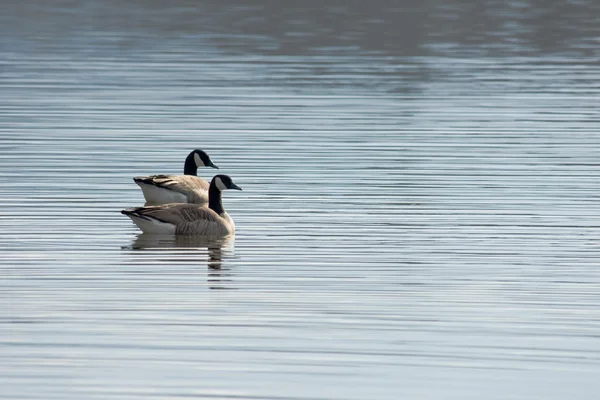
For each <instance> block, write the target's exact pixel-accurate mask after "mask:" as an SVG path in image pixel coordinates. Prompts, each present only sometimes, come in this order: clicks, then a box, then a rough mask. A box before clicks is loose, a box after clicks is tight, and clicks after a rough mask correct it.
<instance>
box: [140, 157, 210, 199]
mask: <svg viewBox="0 0 600 400" xmlns="http://www.w3.org/2000/svg"><path fill="white" fill-rule="evenodd" d="M199 167H212V168H216V169H219V167H217V166H216V165H215V164H213V162H212V161H211V159H210V157H209V156H208V154H206V153H205V152H204V151H202V150H199V149H196V150H193V151H192V152H191V153H190V154H188V156H187V157H186V159H185V164H184V165H183V173H184V175H151V176H136V177H135V178H133V181H134V182H135V183H137V184H138V185H139V187H140V188H141V189H142V192H143V193H144V198H145V199H146V204H154V205H157V204H167V203H195V204H206V202H207V201H208V187H209V184H208V182H206V181H205V180H204V179H202V178H199V177H198V176H197V173H198V168H199Z"/></svg>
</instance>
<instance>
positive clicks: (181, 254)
mask: <svg viewBox="0 0 600 400" xmlns="http://www.w3.org/2000/svg"><path fill="white" fill-rule="evenodd" d="M234 243H235V240H234V237H233V236H228V237H219V238H213V237H204V236H173V235H153V234H146V233H142V234H140V235H138V236H137V237H136V238H135V239H134V240H133V242H132V244H131V246H127V247H126V248H128V249H130V250H140V251H149V252H152V253H153V254H154V255H155V256H156V260H160V261H163V262H167V263H172V262H184V263H197V262H199V261H200V262H202V261H205V262H206V265H207V267H208V268H209V272H208V282H209V283H210V286H209V287H210V288H211V289H226V287H224V286H223V284H224V283H226V282H231V279H230V277H231V273H230V268H227V267H224V266H223V261H224V260H225V261H226V260H227V259H230V258H233V257H234Z"/></svg>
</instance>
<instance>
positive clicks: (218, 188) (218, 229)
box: [121, 175, 242, 236]
mask: <svg viewBox="0 0 600 400" xmlns="http://www.w3.org/2000/svg"><path fill="white" fill-rule="evenodd" d="M227 189H237V190H242V188H240V187H239V186H237V185H236V184H235V183H233V181H232V180H231V178H230V177H229V176H227V175H215V177H214V178H213V179H212V181H210V187H209V189H208V207H203V206H200V205H198V204H183V203H178V204H162V205H158V206H150V207H137V208H129V209H127V210H123V211H121V213H122V214H125V215H127V216H128V217H129V218H131V220H132V221H133V222H134V223H135V224H136V225H137V226H138V228H140V229H141V230H142V231H143V232H144V233H162V234H175V235H203V236H226V235H231V234H233V233H234V232H235V224H234V223H233V220H232V219H231V217H230V216H229V215H228V214H227V213H226V212H225V209H224V208H223V203H222V201H221V192H222V191H223V190H227Z"/></svg>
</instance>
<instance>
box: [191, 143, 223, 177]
mask: <svg viewBox="0 0 600 400" xmlns="http://www.w3.org/2000/svg"><path fill="white" fill-rule="evenodd" d="M201 167H212V168H216V169H219V167H217V166H216V165H215V164H214V163H213V162H212V160H211V159H210V157H209V156H208V154H206V153H205V152H204V151H203V150H200V149H196V150H194V151H192V152H191V153H190V154H188V156H187V158H186V159H185V165H184V166H183V173H184V174H185V175H196V174H197V173H198V168H201Z"/></svg>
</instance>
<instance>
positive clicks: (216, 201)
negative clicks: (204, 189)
mask: <svg viewBox="0 0 600 400" xmlns="http://www.w3.org/2000/svg"><path fill="white" fill-rule="evenodd" d="M208 208H210V209H211V210H213V211H214V212H216V213H217V214H219V215H221V214H223V213H224V212H225V209H224V208H223V202H222V201H221V191H220V190H219V189H218V188H217V186H216V185H214V183H212V182H211V184H210V187H209V188H208Z"/></svg>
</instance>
